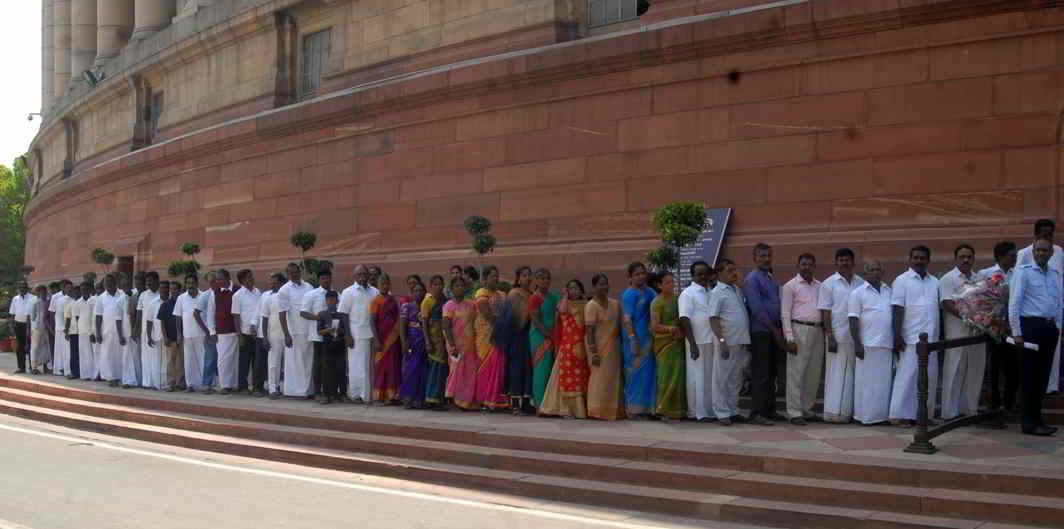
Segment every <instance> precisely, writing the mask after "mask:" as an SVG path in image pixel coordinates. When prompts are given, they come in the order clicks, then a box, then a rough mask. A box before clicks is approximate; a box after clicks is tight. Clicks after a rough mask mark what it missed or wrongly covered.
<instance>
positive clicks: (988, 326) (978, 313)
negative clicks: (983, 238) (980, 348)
mask: <svg viewBox="0 0 1064 529" xmlns="http://www.w3.org/2000/svg"><path fill="white" fill-rule="evenodd" d="M955 303H956V306H957V312H958V313H960V315H961V319H963V320H964V323H966V324H968V325H969V326H971V327H972V328H974V329H976V330H977V331H979V332H982V333H986V334H989V335H990V336H991V337H992V338H994V339H995V340H997V341H999V342H1000V341H1002V340H1004V339H1005V337H1006V336H1008V335H1009V320H1008V317H1007V316H1006V314H1005V312H1006V309H1007V308H1008V305H1009V284H1008V282H1007V281H1005V276H1004V275H1003V274H994V275H992V276H990V277H988V278H986V279H983V280H979V281H972V282H969V283H965V284H964V285H963V286H961V288H960V290H958V291H957V296H956V298H955Z"/></svg>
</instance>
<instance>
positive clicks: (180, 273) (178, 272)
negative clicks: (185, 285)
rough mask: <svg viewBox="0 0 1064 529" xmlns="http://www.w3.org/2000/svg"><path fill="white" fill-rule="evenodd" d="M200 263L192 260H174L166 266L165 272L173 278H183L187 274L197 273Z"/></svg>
mask: <svg viewBox="0 0 1064 529" xmlns="http://www.w3.org/2000/svg"><path fill="white" fill-rule="evenodd" d="M199 269H200V264H199V263H197V262H196V261H193V260H184V261H174V262H172V263H170V265H169V266H167V267H166V273H168V274H170V277H173V278H184V277H185V276H187V275H189V274H198V273H199Z"/></svg>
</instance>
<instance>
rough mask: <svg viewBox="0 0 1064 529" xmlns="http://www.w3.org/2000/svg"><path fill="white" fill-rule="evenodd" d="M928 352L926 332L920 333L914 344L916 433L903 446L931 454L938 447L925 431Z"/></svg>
mask: <svg viewBox="0 0 1064 529" xmlns="http://www.w3.org/2000/svg"><path fill="white" fill-rule="evenodd" d="M930 354H931V353H930V350H929V347H928V344H927V333H920V342H919V343H917V344H916V356H917V357H918V359H919V368H918V371H917V375H916V406H917V408H916V433H914V434H913V442H912V443H910V444H909V446H908V447H906V448H905V451H906V452H914V453H917V454H933V453H935V452H937V451H938V448H935V445H933V444H931V437H930V436H929V435H928V433H927V423H928V419H929V417H928V416H927V415H928V409H927V401H928V391H927V386H928V380H927V364H928V356H930Z"/></svg>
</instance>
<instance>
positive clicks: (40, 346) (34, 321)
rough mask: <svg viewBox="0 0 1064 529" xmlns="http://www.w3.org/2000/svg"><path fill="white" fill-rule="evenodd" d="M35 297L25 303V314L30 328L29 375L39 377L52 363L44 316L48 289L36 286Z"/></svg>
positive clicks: (46, 319)
mask: <svg viewBox="0 0 1064 529" xmlns="http://www.w3.org/2000/svg"><path fill="white" fill-rule="evenodd" d="M35 292H36V293H37V295H35V296H33V297H31V298H29V300H28V301H27V302H26V314H27V315H28V317H29V322H28V323H29V327H30V335H31V337H30V373H32V374H34V375H39V374H41V372H42V371H43V370H44V369H45V366H47V365H48V363H49V362H51V361H52V348H51V346H50V344H49V337H48V318H47V317H46V316H45V314H47V313H48V312H47V310H45V304H44V300H45V299H46V298H47V297H48V287H46V286H44V285H37V289H36V290H35Z"/></svg>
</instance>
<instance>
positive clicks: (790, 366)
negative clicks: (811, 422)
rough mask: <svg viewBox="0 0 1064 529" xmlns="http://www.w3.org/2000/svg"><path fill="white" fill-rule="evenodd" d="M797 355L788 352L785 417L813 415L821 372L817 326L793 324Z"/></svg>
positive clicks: (821, 351) (820, 333)
mask: <svg viewBox="0 0 1064 529" xmlns="http://www.w3.org/2000/svg"><path fill="white" fill-rule="evenodd" d="M793 328H794V343H795V345H796V346H797V349H798V352H797V353H796V354H790V353H789V352H788V353H787V416H788V417H790V418H792V419H794V418H805V417H810V416H812V415H813V405H814V404H816V392H817V390H818V389H820V375H821V374H822V373H823V369H824V331H823V329H821V328H820V327H812V326H809V325H801V324H797V323H796V324H794V327H793Z"/></svg>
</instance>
